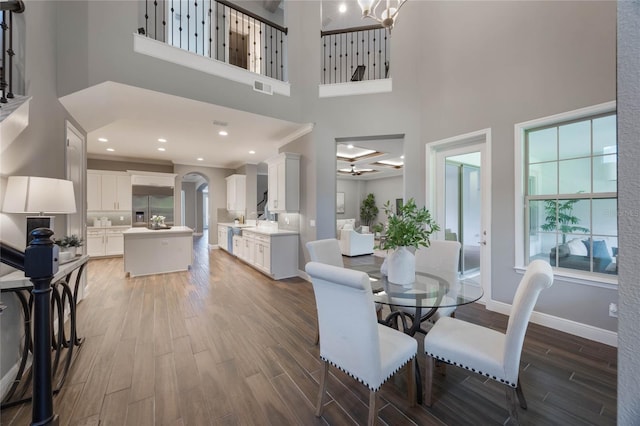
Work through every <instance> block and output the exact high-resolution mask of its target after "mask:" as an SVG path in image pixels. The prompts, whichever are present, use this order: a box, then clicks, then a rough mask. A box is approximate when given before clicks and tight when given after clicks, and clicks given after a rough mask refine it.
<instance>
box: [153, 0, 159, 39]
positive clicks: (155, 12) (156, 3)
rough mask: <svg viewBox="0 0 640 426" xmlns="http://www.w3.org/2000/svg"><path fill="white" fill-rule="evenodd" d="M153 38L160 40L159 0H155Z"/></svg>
mask: <svg viewBox="0 0 640 426" xmlns="http://www.w3.org/2000/svg"><path fill="white" fill-rule="evenodd" d="M153 38H154V39H155V40H158V0H153Z"/></svg>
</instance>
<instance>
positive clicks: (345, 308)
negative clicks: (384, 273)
mask: <svg viewBox="0 0 640 426" xmlns="http://www.w3.org/2000/svg"><path fill="white" fill-rule="evenodd" d="M306 272H307V274H309V276H310V277H311V282H312V283H313V291H314V293H315V298H316V306H317V308H318V323H319V327H320V359H321V360H322V361H323V364H322V372H321V374H320V389H319V392H318V399H317V404H316V416H318V417H319V416H321V415H322V410H323V398H324V394H325V389H326V383H327V374H328V370H329V364H331V365H333V366H335V367H337V368H339V369H340V370H342V371H344V372H345V373H347V374H348V375H350V376H351V377H353V378H355V379H356V380H358V381H359V382H361V383H362V384H364V385H365V386H367V387H368V388H369V417H368V424H369V425H373V424H374V423H375V419H376V418H377V415H378V414H377V410H376V402H377V399H378V397H377V392H378V390H379V389H380V387H381V386H382V384H383V383H384V382H386V381H387V379H389V378H390V377H391V376H392V375H393V374H395V373H396V372H397V371H398V370H400V369H401V368H402V367H404V366H405V365H407V364H408V367H409V368H408V369H407V382H408V390H409V404H410V405H411V406H413V405H415V381H414V374H415V359H416V355H417V351H418V342H417V341H416V340H415V339H414V338H413V337H411V336H408V335H406V334H404V333H402V332H400V331H398V330H395V329H392V328H390V327H386V326H384V325H381V324H378V321H377V319H376V312H375V309H374V305H373V293H372V291H371V283H370V281H369V277H368V275H367V274H366V273H364V272H360V271H355V270H351V269H344V268H339V267H336V266H333V265H326V264H323V263H318V262H309V263H307V266H306Z"/></svg>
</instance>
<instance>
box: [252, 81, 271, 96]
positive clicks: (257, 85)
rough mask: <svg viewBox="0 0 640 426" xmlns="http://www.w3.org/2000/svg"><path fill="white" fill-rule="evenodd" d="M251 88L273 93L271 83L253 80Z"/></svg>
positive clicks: (269, 93) (268, 93)
mask: <svg viewBox="0 0 640 426" xmlns="http://www.w3.org/2000/svg"><path fill="white" fill-rule="evenodd" d="M253 90H255V91H256V92H261V93H266V94H267V95H273V88H272V87H271V85H270V84H266V83H263V82H261V81H258V80H254V82H253Z"/></svg>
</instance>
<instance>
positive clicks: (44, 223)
mask: <svg viewBox="0 0 640 426" xmlns="http://www.w3.org/2000/svg"><path fill="white" fill-rule="evenodd" d="M54 219H55V216H27V246H28V245H29V243H30V242H31V240H33V236H32V235H31V231H33V230H34V229H36V228H49V229H51V230H52V231H53V220H54Z"/></svg>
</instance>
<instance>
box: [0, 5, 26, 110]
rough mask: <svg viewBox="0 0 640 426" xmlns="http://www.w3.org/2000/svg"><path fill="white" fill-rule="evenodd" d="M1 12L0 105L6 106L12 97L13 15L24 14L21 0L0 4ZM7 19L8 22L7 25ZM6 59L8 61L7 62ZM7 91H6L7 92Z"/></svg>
mask: <svg viewBox="0 0 640 426" xmlns="http://www.w3.org/2000/svg"><path fill="white" fill-rule="evenodd" d="M0 10H1V11H2V23H0V27H2V66H1V67H0V91H1V92H2V93H1V94H0V103H3V104H6V103H7V102H8V99H12V98H13V97H14V95H13V56H14V55H15V52H14V50H13V14H14V13H22V12H24V2H23V1H22V0H9V1H2V2H0ZM7 17H8V18H9V22H8V23H7ZM7 57H8V61H7ZM7 89H8V91H7Z"/></svg>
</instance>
